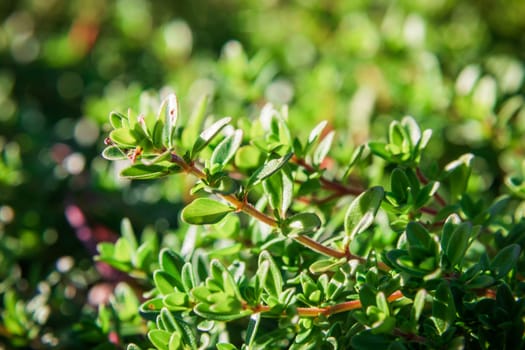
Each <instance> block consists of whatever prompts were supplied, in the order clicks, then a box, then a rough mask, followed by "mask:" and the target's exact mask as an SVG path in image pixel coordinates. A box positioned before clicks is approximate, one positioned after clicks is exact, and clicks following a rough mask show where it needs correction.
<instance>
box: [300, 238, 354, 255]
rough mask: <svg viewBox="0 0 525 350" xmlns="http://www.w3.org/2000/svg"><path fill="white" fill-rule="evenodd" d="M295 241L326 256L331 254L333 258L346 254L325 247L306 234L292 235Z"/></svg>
mask: <svg viewBox="0 0 525 350" xmlns="http://www.w3.org/2000/svg"><path fill="white" fill-rule="evenodd" d="M292 238H293V239H294V240H295V241H296V242H299V243H301V244H302V245H304V246H306V247H308V248H310V249H312V250H314V251H316V252H318V253H321V254H324V255H327V256H331V257H333V258H337V259H341V258H344V257H345V256H346V254H345V252H342V251H339V250H335V249H332V248H330V247H327V246H325V245H323V244H321V243H319V242H317V241H314V240H313V239H311V238H310V237H308V236H293V237H292Z"/></svg>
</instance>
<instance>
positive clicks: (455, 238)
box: [445, 222, 472, 266]
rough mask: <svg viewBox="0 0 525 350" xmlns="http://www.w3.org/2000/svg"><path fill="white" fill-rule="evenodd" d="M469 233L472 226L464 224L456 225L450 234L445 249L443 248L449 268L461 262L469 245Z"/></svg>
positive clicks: (467, 223)
mask: <svg viewBox="0 0 525 350" xmlns="http://www.w3.org/2000/svg"><path fill="white" fill-rule="evenodd" d="M471 232H472V224H471V223H469V222H464V223H462V224H460V225H458V227H456V229H455V230H454V231H453V232H452V233H451V235H450V238H449V239H448V244H447V247H446V248H445V254H446V256H447V258H448V261H449V263H450V266H455V265H457V264H459V263H460V262H461V261H462V260H463V258H464V256H465V252H466V251H467V248H468V245H469V240H470V235H471Z"/></svg>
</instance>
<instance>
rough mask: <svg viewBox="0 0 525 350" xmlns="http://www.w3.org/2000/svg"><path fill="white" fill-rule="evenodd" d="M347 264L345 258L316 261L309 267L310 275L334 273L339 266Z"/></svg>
mask: <svg viewBox="0 0 525 350" xmlns="http://www.w3.org/2000/svg"><path fill="white" fill-rule="evenodd" d="M346 262H347V260H346V258H341V259H338V260H334V259H333V258H329V259H322V260H317V261H316V262H314V263H313V264H312V265H310V268H309V270H310V272H311V273H323V272H329V271H331V272H335V271H336V270H337V269H338V268H339V267H340V266H342V265H344V264H345V263H346Z"/></svg>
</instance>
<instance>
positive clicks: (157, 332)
mask: <svg viewBox="0 0 525 350" xmlns="http://www.w3.org/2000/svg"><path fill="white" fill-rule="evenodd" d="M170 337H171V333H170V332H167V331H164V330H161V329H153V330H151V331H149V332H148V339H149V341H150V342H151V343H152V344H153V345H154V346H155V347H156V348H157V349H161V350H168V344H169V342H170Z"/></svg>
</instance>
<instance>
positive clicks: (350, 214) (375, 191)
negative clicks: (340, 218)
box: [344, 186, 384, 239]
mask: <svg viewBox="0 0 525 350" xmlns="http://www.w3.org/2000/svg"><path fill="white" fill-rule="evenodd" d="M383 197H384V190H383V188H382V187H380V186H376V187H371V188H370V189H368V190H367V191H366V192H363V193H361V194H360V195H359V196H358V197H357V198H355V199H354V200H353V201H352V203H351V204H350V207H349V208H348V210H347V212H346V216H345V222H344V226H345V232H346V234H347V237H349V239H353V238H354V237H355V236H356V235H358V234H360V233H361V232H363V231H365V230H366V229H367V228H368V227H370V225H372V223H373V222H374V218H375V215H376V213H377V211H378V209H379V207H380V206H381V201H382V200H383Z"/></svg>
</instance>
